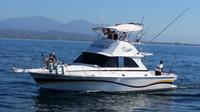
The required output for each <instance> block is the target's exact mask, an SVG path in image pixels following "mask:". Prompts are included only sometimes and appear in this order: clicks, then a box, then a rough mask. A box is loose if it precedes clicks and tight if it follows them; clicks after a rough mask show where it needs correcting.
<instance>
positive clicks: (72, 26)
mask: <svg viewBox="0 0 200 112" xmlns="http://www.w3.org/2000/svg"><path fill="white" fill-rule="evenodd" d="M96 26H98V25H97V24H94V23H91V22H88V21H86V20H83V19H81V20H75V21H70V22H68V23H61V22H59V21H56V20H53V19H49V18H47V17H43V16H36V17H21V18H8V19H4V20H0V29H15V30H31V31H62V32H66V33H72V32H75V33H81V34H93V32H92V31H91V29H92V28H93V27H96Z"/></svg>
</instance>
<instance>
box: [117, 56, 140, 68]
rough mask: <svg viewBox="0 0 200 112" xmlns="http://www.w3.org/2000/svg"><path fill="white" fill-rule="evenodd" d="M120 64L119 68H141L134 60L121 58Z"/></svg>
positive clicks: (119, 59)
mask: <svg viewBox="0 0 200 112" xmlns="http://www.w3.org/2000/svg"><path fill="white" fill-rule="evenodd" d="M118 63H119V67H139V66H138V65H137V63H136V62H135V61H134V60H133V59H131V58H128V57H119V58H118Z"/></svg>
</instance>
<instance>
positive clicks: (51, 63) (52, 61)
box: [46, 52, 57, 72]
mask: <svg viewBox="0 0 200 112" xmlns="http://www.w3.org/2000/svg"><path fill="white" fill-rule="evenodd" d="M46 63H47V68H48V69H49V71H50V72H52V70H53V69H55V68H56V66H57V58H56V55H55V52H52V53H50V54H49V57H48V59H47V61H46Z"/></svg>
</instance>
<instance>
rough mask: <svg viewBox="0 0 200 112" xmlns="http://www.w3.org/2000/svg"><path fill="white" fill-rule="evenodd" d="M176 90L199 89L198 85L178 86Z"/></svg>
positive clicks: (199, 84)
mask: <svg viewBox="0 0 200 112" xmlns="http://www.w3.org/2000/svg"><path fill="white" fill-rule="evenodd" d="M178 89H200V83H193V84H182V85H178Z"/></svg>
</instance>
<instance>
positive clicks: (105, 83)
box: [31, 73, 176, 92]
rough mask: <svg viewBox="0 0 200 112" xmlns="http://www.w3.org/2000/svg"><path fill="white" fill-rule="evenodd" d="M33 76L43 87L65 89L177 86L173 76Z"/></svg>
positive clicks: (163, 87) (165, 87) (164, 87)
mask: <svg viewBox="0 0 200 112" xmlns="http://www.w3.org/2000/svg"><path fill="white" fill-rule="evenodd" d="M31 76H32V77H33V78H34V80H35V81H36V82H37V83H38V84H39V86H40V87H41V88H45V89H54V90H65V91H103V92H127V91H152V90H168V89H173V88H176V86H175V85H173V82H174V81H175V80H176V77H173V76H166V77H164V76H153V77H92V76H90V77H86V76H84V77H83V76H66V75H53V74H35V73H31Z"/></svg>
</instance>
